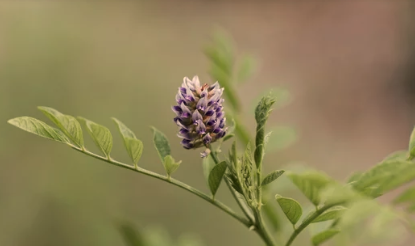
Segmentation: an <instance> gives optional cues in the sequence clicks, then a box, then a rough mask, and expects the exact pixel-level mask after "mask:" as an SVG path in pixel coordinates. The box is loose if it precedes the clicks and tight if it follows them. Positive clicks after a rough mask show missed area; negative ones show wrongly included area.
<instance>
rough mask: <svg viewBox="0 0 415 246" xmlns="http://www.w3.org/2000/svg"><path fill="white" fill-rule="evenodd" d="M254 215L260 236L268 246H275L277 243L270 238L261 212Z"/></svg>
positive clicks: (258, 211) (257, 211)
mask: <svg viewBox="0 0 415 246" xmlns="http://www.w3.org/2000/svg"><path fill="white" fill-rule="evenodd" d="M254 215H255V227H256V228H257V230H258V234H259V235H260V236H261V238H262V240H264V242H265V243H266V245H267V246H274V245H275V242H274V240H273V239H272V237H271V236H270V234H269V232H268V230H267V228H266V226H265V223H264V220H263V219H262V215H261V210H255V211H254Z"/></svg>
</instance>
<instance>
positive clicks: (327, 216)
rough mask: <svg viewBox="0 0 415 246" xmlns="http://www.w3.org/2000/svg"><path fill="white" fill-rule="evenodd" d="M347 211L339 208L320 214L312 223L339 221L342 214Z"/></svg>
mask: <svg viewBox="0 0 415 246" xmlns="http://www.w3.org/2000/svg"><path fill="white" fill-rule="evenodd" d="M345 210H346V208H345V207H342V206H337V207H333V208H331V209H329V210H327V211H325V212H324V213H322V214H320V216H318V217H317V218H315V219H314V220H313V221H312V222H311V223H317V222H323V221H327V220H333V219H337V218H339V217H340V216H341V214H342V213H343V212H344V211H345Z"/></svg>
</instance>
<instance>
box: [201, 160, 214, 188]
mask: <svg viewBox="0 0 415 246" xmlns="http://www.w3.org/2000/svg"><path fill="white" fill-rule="evenodd" d="M202 166H203V175H204V176H205V180H206V183H207V185H208V186H209V174H210V172H211V171H212V169H213V168H214V167H215V166H216V164H215V162H214V161H213V159H212V156H211V155H208V156H206V157H205V158H203V159H202Z"/></svg>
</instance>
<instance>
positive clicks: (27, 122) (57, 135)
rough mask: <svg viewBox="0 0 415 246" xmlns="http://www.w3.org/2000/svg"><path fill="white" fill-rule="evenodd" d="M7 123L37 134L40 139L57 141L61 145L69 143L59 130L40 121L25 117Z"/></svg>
mask: <svg viewBox="0 0 415 246" xmlns="http://www.w3.org/2000/svg"><path fill="white" fill-rule="evenodd" d="M7 122H8V123H9V124H11V125H13V126H16V127H18V128H20V129H22V130H25V131H27V132H30V133H33V134H36V135H38V136H40V137H44V138H47V139H51V140H55V141H58V142H61V143H66V144H68V143H69V139H67V138H66V136H65V135H64V134H63V133H62V132H61V131H60V130H59V129H56V128H53V127H51V126H48V125H47V124H46V123H44V122H43V121H40V120H38V119H35V118H32V117H27V116H24V117H17V118H14V119H11V120H9V121H7Z"/></svg>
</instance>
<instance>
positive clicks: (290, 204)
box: [275, 195, 303, 225]
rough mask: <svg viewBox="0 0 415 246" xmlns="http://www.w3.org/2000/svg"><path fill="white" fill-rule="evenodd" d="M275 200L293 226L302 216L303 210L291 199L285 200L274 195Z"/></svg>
mask: <svg viewBox="0 0 415 246" xmlns="http://www.w3.org/2000/svg"><path fill="white" fill-rule="evenodd" d="M275 199H277V202H278V204H279V205H280V207H281V209H282V211H283V212H284V214H285V216H287V218H288V220H289V221H290V222H291V223H292V224H293V225H295V224H296V223H297V222H298V220H299V219H300V218H301V215H302V214H303V209H302V208H301V206H300V204H299V203H298V202H297V201H296V200H294V199H292V198H285V197H282V196H280V195H276V196H275Z"/></svg>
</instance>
